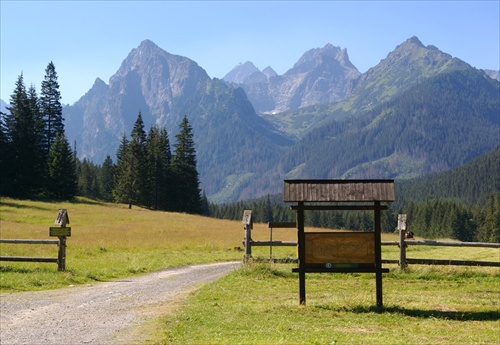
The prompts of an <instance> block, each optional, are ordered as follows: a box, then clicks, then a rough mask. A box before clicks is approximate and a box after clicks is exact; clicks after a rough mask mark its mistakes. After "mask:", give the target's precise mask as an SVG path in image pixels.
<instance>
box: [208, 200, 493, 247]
mask: <svg viewBox="0 0 500 345" xmlns="http://www.w3.org/2000/svg"><path fill="white" fill-rule="evenodd" d="M290 206H291V205H287V204H285V203H283V201H282V196H281V195H272V196H271V195H267V196H265V197H263V198H259V199H255V200H250V201H240V202H235V203H230V204H219V205H217V204H210V206H209V209H210V212H209V214H210V215H211V216H213V217H216V218H221V219H232V220H241V219H242V216H243V211H244V210H252V219H253V220H254V221H255V222H263V223H267V222H294V221H295V217H296V214H295V212H294V211H292V210H291V209H290ZM398 214H406V215H407V230H408V231H410V230H411V231H413V232H414V233H415V235H416V236H419V237H423V238H426V239H435V238H451V239H456V240H460V241H467V242H470V241H475V242H492V243H499V242H500V193H498V192H497V193H495V194H491V195H490V197H489V198H488V199H487V202H486V203H485V204H477V205H475V206H468V205H465V204H463V203H461V202H458V201H456V200H452V199H429V200H426V201H424V202H417V203H409V204H408V205H406V206H404V207H402V208H400V209H396V208H395V207H394V205H390V206H389V209H388V210H386V211H383V212H382V213H381V227H382V231H383V232H395V231H396V228H397V219H398ZM305 225H306V226H311V227H318V228H327V229H343V230H359V231H373V229H374V217H373V212H370V211H306V212H305Z"/></svg>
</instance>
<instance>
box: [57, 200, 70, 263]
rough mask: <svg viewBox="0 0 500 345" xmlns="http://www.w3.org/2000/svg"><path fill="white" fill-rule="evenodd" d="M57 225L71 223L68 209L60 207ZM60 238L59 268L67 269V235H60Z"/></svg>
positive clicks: (63, 226)
mask: <svg viewBox="0 0 500 345" xmlns="http://www.w3.org/2000/svg"><path fill="white" fill-rule="evenodd" d="M55 224H56V225H60V226H61V228H65V227H66V225H67V224H69V216H68V211H67V210H66V209H60V210H59V213H58V214H57V218H56V221H55ZM58 238H59V252H58V253H57V270H58V271H66V236H58Z"/></svg>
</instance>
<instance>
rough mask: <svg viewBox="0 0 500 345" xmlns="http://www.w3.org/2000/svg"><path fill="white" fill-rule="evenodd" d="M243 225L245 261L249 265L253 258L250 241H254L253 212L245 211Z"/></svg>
mask: <svg viewBox="0 0 500 345" xmlns="http://www.w3.org/2000/svg"><path fill="white" fill-rule="evenodd" d="M242 223H243V225H244V226H245V257H244V259H243V261H244V262H245V263H247V261H248V260H249V259H250V258H251V257H252V246H251V244H250V241H251V240H252V228H253V221H252V211H251V210H245V211H243V221H242Z"/></svg>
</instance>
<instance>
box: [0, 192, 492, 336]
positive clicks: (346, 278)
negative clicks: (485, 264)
mask: <svg viewBox="0 0 500 345" xmlns="http://www.w3.org/2000/svg"><path fill="white" fill-rule="evenodd" d="M60 208H65V209H67V210H68V214H69V218H70V224H69V226H70V227H71V228H72V235H71V237H69V238H68V240H67V244H68V247H67V262H66V271H65V272H58V271H57V265H56V264H54V263H22V262H8V261H1V262H0V291H1V292H2V293H16V292H19V291H30V290H46V289H55V288H65V287H68V286H71V285H80V284H89V283H95V282H98V281H109V280H114V279H120V278H123V277H127V276H131V275H136V274H142V273H147V272H152V271H155V270H159V269H163V268H168V267H174V266H181V265H190V264H199V263H208V262H216V261H233V260H241V259H242V257H243V253H244V252H243V245H242V240H243V236H244V230H243V224H242V223H241V222H239V221H226V220H218V219H212V218H208V217H202V216H194V215H187V214H180V213H166V212H154V211H149V210H145V209H141V208H135V207H134V208H132V209H131V210H129V209H128V208H127V206H126V205H117V204H108V203H99V202H95V201H92V200H88V199H82V198H79V199H77V200H76V201H75V202H63V203H51V202H42V201H27V200H16V199H8V198H3V199H2V200H1V202H0V237H1V238H2V239H6V238H17V239H49V238H50V237H49V227H51V226H54V220H55V218H56V216H57V213H58V209H60ZM306 216H307V214H306ZM306 231H307V229H306ZM295 236H296V234H295V232H294V230H290V229H275V230H273V239H275V240H286V241H290V240H295ZM252 238H253V239H254V240H266V239H269V232H268V229H267V225H266V224H255V225H254V231H253V233H252ZM382 240H383V241H395V240H397V235H396V234H383V238H382ZM0 255H2V256H42V257H56V256H57V247H56V246H55V245H24V244H4V243H2V244H0ZM253 255H254V258H255V260H251V261H250V262H249V263H248V264H247V265H244V266H242V267H241V268H240V269H238V270H236V271H234V272H233V273H231V274H229V275H227V276H226V277H224V278H222V279H220V280H218V281H216V282H213V283H210V284H206V285H204V286H202V287H201V288H200V289H198V290H196V291H195V292H192V293H189V294H185V295H184V296H182V298H179V299H178V300H177V301H176V302H175V303H170V304H168V305H166V306H165V309H164V310H160V311H159V313H158V314H155V317H154V318H151V319H150V320H149V321H147V322H146V323H145V324H143V325H142V326H140V327H138V328H137V329H135V330H134V331H133V334H132V336H133V337H134V339H135V341H134V343H137V344H328V345H333V344H500V270H499V269H498V268H481V267H452V266H420V265H414V266H410V267H409V268H407V269H405V270H402V271H401V270H399V268H398V267H397V265H385V267H388V268H390V273H387V274H384V278H383V298H384V307H383V308H377V307H376V303H375V277H374V274H307V275H306V297H307V304H306V305H305V306H301V305H299V301H298V299H299V296H298V277H297V274H296V273H292V272H291V270H292V268H293V267H295V265H296V264H281V263H280V264H276V263H270V262H268V261H266V259H267V258H269V255H270V251H269V248H268V247H257V248H253ZM407 255H408V257H409V258H411V257H413V258H429V259H456V260H458V259H463V260H481V261H498V260H499V259H500V251H499V250H498V249H491V248H485V249H483V248H461V247H427V246H425V247H424V246H410V247H409V249H408V252H407ZM397 256H398V249H397V247H395V246H384V247H383V254H382V257H383V258H384V259H397ZM273 257H276V258H293V257H296V249H295V248H293V247H279V248H273Z"/></svg>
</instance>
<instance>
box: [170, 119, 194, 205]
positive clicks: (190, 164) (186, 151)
mask: <svg viewBox="0 0 500 345" xmlns="http://www.w3.org/2000/svg"><path fill="white" fill-rule="evenodd" d="M179 129H180V132H179V134H177V135H176V139H177V142H176V143H175V145H174V147H175V154H174V156H173V158H172V172H173V173H174V180H175V189H176V192H175V193H174V194H175V200H176V207H175V208H176V210H177V211H180V212H187V213H201V195H200V192H201V190H200V182H199V179H198V171H197V170H196V151H195V147H194V140H193V129H192V127H191V126H190V124H189V122H188V119H187V117H186V116H184V118H183V120H182V122H181V124H180V125H179Z"/></svg>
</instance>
